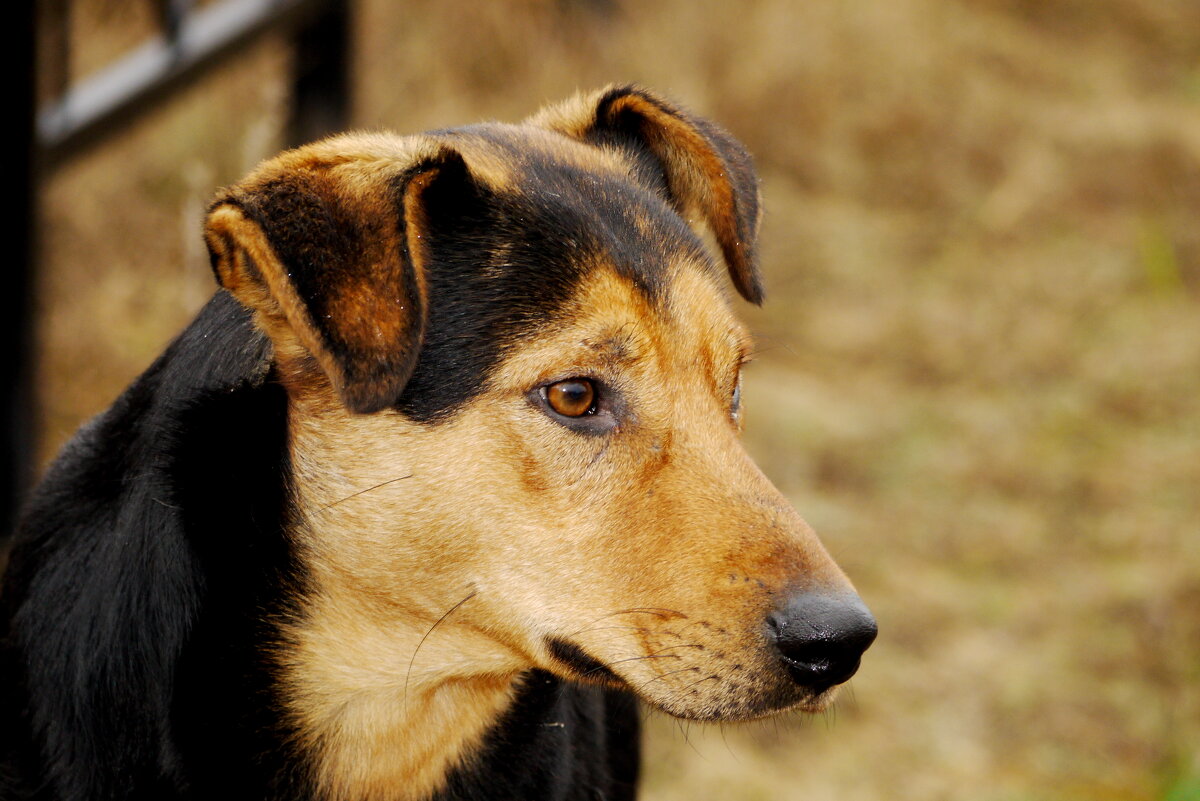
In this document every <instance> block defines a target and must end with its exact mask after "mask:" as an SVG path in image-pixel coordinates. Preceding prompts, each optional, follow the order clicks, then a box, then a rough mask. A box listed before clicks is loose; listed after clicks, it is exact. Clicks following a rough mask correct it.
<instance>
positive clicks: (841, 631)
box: [767, 593, 878, 693]
mask: <svg viewBox="0 0 1200 801" xmlns="http://www.w3.org/2000/svg"><path fill="white" fill-rule="evenodd" d="M767 632H768V635H769V637H770V638H771V640H772V641H773V642H774V643H775V647H776V648H778V649H779V654H780V656H781V657H782V662H783V664H784V666H785V667H786V668H787V671H788V674H789V675H790V676H791V677H792V680H793V681H795V682H796V683H797V684H800V685H802V686H804V687H808V688H809V689H811V690H812V691H813V692H818V693H819V692H823V691H825V690H827V689H829V688H830V687H832V686H834V685H835V684H841V683H842V682H844V681H846V680H847V679H849V678H850V677H851V676H853V675H854V673H855V671H857V670H858V665H859V661H860V660H861V659H862V655H863V652H864V651H866V650H867V648H868V647H869V646H870V645H871V643H872V642H874V641H875V635H876V634H877V633H878V628H877V627H876V625H875V618H873V617H872V616H871V613H870V612H869V611H868V610H867V607H866V606H864V605H863V602H862V601H861V600H859V598H858V596H855V595H835V596H828V595H817V594H813V593H806V594H804V595H799V596H796V597H794V598H792V599H791V600H790V601H788V603H787V604H786V605H785V606H784V607H783V608H782V609H778V610H776V611H774V612H772V613H771V614H770V615H768V616H767Z"/></svg>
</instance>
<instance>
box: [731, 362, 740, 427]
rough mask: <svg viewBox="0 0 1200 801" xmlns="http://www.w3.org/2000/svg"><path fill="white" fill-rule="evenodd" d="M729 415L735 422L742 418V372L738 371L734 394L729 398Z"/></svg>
mask: <svg viewBox="0 0 1200 801" xmlns="http://www.w3.org/2000/svg"><path fill="white" fill-rule="evenodd" d="M729 416H730V417H732V418H733V421H734V422H735V423H738V422H741V419H742V374H741V372H739V373H738V377H737V383H736V384H734V385H733V396H732V397H731V398H730V399H729Z"/></svg>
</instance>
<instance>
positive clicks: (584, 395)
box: [546, 378, 596, 417]
mask: <svg viewBox="0 0 1200 801" xmlns="http://www.w3.org/2000/svg"><path fill="white" fill-rule="evenodd" d="M546 403H548V404H550V408H551V409H553V410H554V411H556V412H558V413H559V414H561V415H562V416H563V417H583V416H584V415H585V414H589V413H592V412H594V411H595V410H596V387H595V386H594V385H593V384H592V382H591V381H588V380H587V379H586V378H568V379H567V380H566V381H559V382H557V383H554V384H551V385H550V386H548V387H546Z"/></svg>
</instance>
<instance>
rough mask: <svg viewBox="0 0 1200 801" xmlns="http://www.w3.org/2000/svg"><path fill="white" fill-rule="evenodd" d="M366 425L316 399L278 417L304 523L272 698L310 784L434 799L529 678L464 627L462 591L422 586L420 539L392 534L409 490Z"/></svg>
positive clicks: (355, 794) (511, 658) (324, 398)
mask: <svg viewBox="0 0 1200 801" xmlns="http://www.w3.org/2000/svg"><path fill="white" fill-rule="evenodd" d="M380 418H381V415H351V414H349V413H347V412H346V411H345V410H344V409H343V408H342V407H341V406H340V404H338V403H337V402H336V400H335V399H334V398H333V397H332V394H331V393H329V392H322V391H314V392H301V393H296V394H295V395H293V402H292V409H291V414H290V420H291V423H290V432H291V451H292V462H293V472H294V483H295V487H294V492H295V493H296V495H297V504H296V505H297V506H298V507H299V508H301V509H305V510H309V511H308V512H307V513H306V515H305V518H304V519H303V520H302V521H301V522H300V523H299V524H298V525H297V527H296V529H295V530H294V531H293V538H294V540H295V542H296V543H297V546H298V547H299V548H302V549H303V550H304V551H305V552H306V559H305V561H306V563H307V569H308V575H307V577H306V582H307V585H308V587H307V591H306V592H305V596H306V599H305V607H304V609H303V612H302V614H301V615H299V616H298V620H297V622H295V623H293V624H289V625H288V627H287V628H286V629H285V631H284V632H283V641H284V642H285V643H286V645H285V648H286V650H287V653H286V654H285V655H284V656H283V658H282V659H281V660H280V661H281V662H282V663H283V664H284V665H285V669H284V672H285V676H284V679H283V682H282V686H283V694H284V697H285V698H286V699H287V702H286V703H287V705H288V715H289V718H290V721H291V723H292V725H293V727H294V729H295V730H296V731H297V733H298V735H299V739H300V742H301V746H302V747H303V748H304V749H306V750H307V751H308V752H309V753H311V754H312V755H313V756H314V758H315V763H316V766H317V767H316V776H315V778H316V780H317V783H318V784H319V786H321V787H322V788H323V790H324V793H325V795H326V797H328V798H337V799H346V801H354V799H366V798H371V799H396V801H402V800H405V799H421V798H427V797H429V796H430V795H432V794H433V793H435V792H437V791H438V790H439V789H440V787H441V786H442V784H443V783H444V781H445V779H446V777H447V775H448V774H449V773H450V772H451V771H452V770H453V769H454V768H455V767H457V766H459V765H461V764H464V763H465V762H469V760H470V756H471V755H472V753H474V752H475V751H477V750H478V747H479V746H480V744H481V743H482V741H483V737H484V734H485V733H486V732H487V730H488V729H489V728H490V727H491V726H493V725H494V724H496V723H497V722H498V721H499V720H500V719H501V717H502V715H503V714H504V712H505V711H506V710H507V709H508V708H509V707H510V706H511V705H512V703H513V699H514V697H515V694H516V691H517V685H518V680H519V677H520V674H521V673H522V671H524V670H525V669H526V668H528V667H529V662H528V660H527V658H524V657H522V656H521V655H520V654H519V653H516V652H515V650H513V649H511V648H508V647H506V646H503V645H501V644H499V643H497V642H496V641H495V640H494V639H493V638H491V637H489V636H487V635H486V634H485V633H484V632H482V631H480V630H479V629H478V627H476V626H473V625H472V624H471V622H470V614H471V611H472V608H471V602H472V600H473V599H474V598H475V595H476V588H474V587H472V586H471V585H470V584H469V583H468V582H465V581H463V580H462V578H463V577H461V576H459V577H457V582H458V583H461V586H458V585H457V584H456V583H455V582H453V581H452V582H446V581H444V580H436V579H431V578H430V573H431V571H430V569H429V566H428V565H427V564H426V563H427V562H428V561H429V559H430V557H429V555H428V554H426V553H423V552H421V551H420V550H419V548H418V547H417V546H418V544H419V543H421V542H423V541H426V540H429V539H430V538H431V537H432V536H433V535H432V533H431V532H429V531H411V530H407V529H406V523H405V511H406V508H407V507H408V506H409V505H410V504H413V503H418V504H419V503H420V501H419V500H418V499H415V498H413V497H412V495H413V492H412V490H414V489H415V488H416V486H417V484H419V483H420V482H413V483H408V482H406V481H404V480H399V479H398V478H397V477H403V476H406V475H407V472H406V471H407V469H408V468H407V467H406V466H405V465H404V464H403V463H402V462H403V449H402V448H397V447H396V445H395V442H394V440H395V432H394V427H395V421H394V420H392V421H390V422H388V421H386V420H381V419H380ZM383 425H387V426H389V427H390V428H389V429H388V430H390V431H391V432H392V436H391V438H389V437H388V436H387V435H386V432H384V431H381V430H377V429H378V428H379V427H380V426H383ZM372 443H374V444H372ZM389 443H390V445H389ZM372 449H376V450H377V451H378V452H374V453H372V452H371V451H372ZM387 451H390V452H391V454H390V455H389V454H387V453H386V452H387ZM388 459H396V461H395V463H394V464H393V463H389V462H388V461H387V460H388ZM380 471H382V472H380ZM382 476H391V477H392V479H391V480H389V479H387V478H384V477H382ZM417 494H418V495H419V493H417ZM447 584H449V588H448V587H447ZM401 585H402V586H403V587H404V589H405V592H404V593H397V592H396V587H397V586H401ZM399 597H402V598H403V599H404V600H403V602H401V601H398V600H397V598H399Z"/></svg>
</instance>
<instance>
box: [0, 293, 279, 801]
mask: <svg viewBox="0 0 1200 801" xmlns="http://www.w3.org/2000/svg"><path fill="white" fill-rule="evenodd" d="M269 364H270V352H269V345H268V344H267V342H266V339H265V338H264V337H263V336H262V335H261V334H258V333H257V332H256V331H255V329H254V328H253V326H252V324H251V322H250V319H249V314H248V313H247V312H245V311H244V310H243V309H242V308H241V307H240V306H238V304H236V302H234V301H233V299H232V298H230V297H229V296H228V295H227V294H226V293H224V292H222V293H218V295H217V296H216V297H214V298H213V300H212V301H210V303H209V304H208V305H207V306H206V308H205V309H204V310H203V311H202V313H201V314H200V315H199V316H198V317H197V319H196V320H195V321H194V322H193V323H192V324H191V325H190V326H189V327H188V329H187V330H185V331H184V332H183V333H182V334H181V335H180V336H179V337H178V338H177V339H176V340H175V342H174V343H172V345H171V346H170V347H169V348H168V349H167V350H166V351H165V352H164V354H163V355H162V356H161V357H160V358H159V359H158V360H157V361H156V362H155V363H154V364H153V365H152V366H151V367H150V368H149V369H148V370H147V371H146V372H145V373H144V374H143V375H142V376H141V377H140V378H139V379H138V380H137V381H136V382H135V383H134V384H133V385H132V386H131V387H130V388H129V389H128V390H126V392H125V393H124V394H123V395H122V396H121V397H120V398H118V400H117V401H116V402H115V403H114V404H113V406H112V407H111V408H110V409H109V410H108V411H106V412H105V413H103V414H101V415H99V416H98V417H96V418H94V419H93V420H92V421H91V422H89V423H88V424H87V425H86V426H85V427H84V428H83V429H82V430H81V431H80V432H79V433H78V434H77V435H76V437H75V438H74V439H73V440H72V441H71V442H70V443H69V444H68V445H67V446H66V447H65V448H64V449H63V451H62V453H61V454H60V455H59V457H58V458H57V459H56V460H55V462H54V463H53V464H52V465H51V467H50V468H49V470H48V472H47V474H46V477H45V478H44V480H43V481H42V483H41V484H40V485H39V487H38V489H37V490H36V492H35V494H34V495H33V497H32V498H31V500H30V502H29V504H28V506H27V508H26V511H25V515H24V518H23V520H22V524H21V526H20V528H19V530H18V533H17V537H16V544H15V546H14V550H13V553H12V557H11V560H10V564H9V568H8V571H7V574H6V576H5V584H4V587H3V612H2V614H3V618H2V619H0V626H3V633H4V641H5V652H4V657H3V658H4V662H5V664H4V665H3V671H4V675H5V684H6V687H5V688H4V689H3V692H4V693H6V694H7V695H8V697H7V698H6V699H5V702H4V706H5V707H6V708H4V710H3V711H4V713H5V715H6V718H7V719H6V720H5V721H4V722H3V724H2V725H0V729H3V731H4V734H3V735H2V737H3V738H4V740H3V741H0V747H2V749H3V750H2V751H0V760H3V761H6V762H8V763H9V764H8V766H7V768H6V769H4V770H0V773H2V772H5V770H6V771H7V772H8V773H9V774H12V775H13V776H17V777H20V776H22V775H24V777H25V779H26V780H27V781H29V782H30V783H31V784H39V785H40V784H43V783H45V784H47V785H49V786H50V787H53V788H54V789H53V792H54V794H55V796H54V797H62V798H101V797H110V795H112V793H113V791H114V790H115V789H116V788H115V787H113V786H111V785H112V782H114V781H118V780H119V781H120V782H121V783H122V785H123V786H124V785H126V784H133V785H138V784H141V785H142V786H145V787H151V788H154V792H155V794H156V797H159V798H170V797H174V795H173V792H172V790H171V788H170V787H169V786H167V784H169V779H166V778H164V777H170V776H171V775H172V774H173V773H174V772H175V771H176V769H177V764H176V762H177V761H178V758H179V757H178V755H177V754H175V753H174V752H173V748H172V746H171V743H172V736H171V723H170V719H171V716H172V713H173V710H172V705H173V692H172V688H173V685H174V683H175V681H176V677H177V674H178V673H179V672H180V671H179V670H178V661H179V658H180V655H181V653H183V651H184V650H185V648H186V647H187V642H188V641H189V640H190V639H191V638H193V637H194V632H195V629H196V627H197V626H198V625H199V624H200V622H201V615H200V610H201V608H202V607H203V606H204V602H203V598H204V595H205V593H206V589H207V587H208V586H209V585H210V584H211V583H212V580H213V578H212V576H211V575H208V574H209V573H211V570H210V569H209V568H210V565H209V563H210V562H211V561H212V560H211V558H210V554H208V553H206V549H208V546H206V544H205V542H204V541H203V537H202V536H200V535H201V534H203V536H207V537H211V536H213V534H212V532H213V531H214V529H212V528H211V527H210V525H209V524H211V523H212V522H213V519H212V518H213V513H212V510H214V509H221V510H223V512H224V514H226V515H227V516H232V515H235V514H237V512H238V511H241V512H244V511H246V508H247V506H251V507H255V510H256V511H257V512H259V519H260V520H261V518H262V514H261V513H262V511H263V510H262V508H261V507H263V505H264V501H263V499H262V498H254V499H253V500H251V499H248V498H247V497H246V495H247V492H248V491H253V492H258V491H259V490H261V488H260V487H254V488H253V490H248V489H247V488H245V487H243V486H239V482H238V480H239V478H242V476H240V475H239V470H240V467H239V466H240V465H245V464H246V463H247V461H252V460H253V458H254V457H253V452H254V451H255V450H258V451H260V452H261V451H264V450H265V451H268V452H269V455H268V456H266V457H265V458H267V459H271V460H274V461H278V459H279V458H280V453H281V451H282V443H283V419H284V415H285V413H286V411H285V408H284V398H283V397H282V395H281V394H278V393H274V392H272V387H271V385H270V383H269V381H267V375H268V369H269ZM271 407H275V408H274V415H273V416H274V417H275V418H276V420H277V422H278V425H277V426H276V427H275V428H276V430H274V431H272V430H271V428H272V426H271V425H270V420H271V418H272V410H271ZM272 440H274V441H272ZM235 445H236V447H237V449H236V450H229V449H230V448H231V447H233V446H235ZM242 472H244V471H242ZM273 472H275V471H273ZM276 495H277V493H276ZM267 503H279V501H278V498H276V499H275V500H274V501H267ZM280 505H282V504H280ZM206 510H207V511H206ZM272 513H276V512H272ZM198 524H199V525H198ZM221 530H222V529H220V528H217V529H215V531H221ZM224 530H225V531H227V532H229V533H230V534H231V535H232V534H233V533H234V530H231V529H230V528H228V527H227V528H226V529H224ZM21 696H23V698H21ZM14 718H20V722H19V724H16V723H14V720H13V719H14ZM64 721H71V722H72V723H71V724H70V725H63V722H64ZM18 783H19V782H18ZM5 797H9V796H5ZM17 797H19V796H17ZM38 797H40V796H38Z"/></svg>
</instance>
